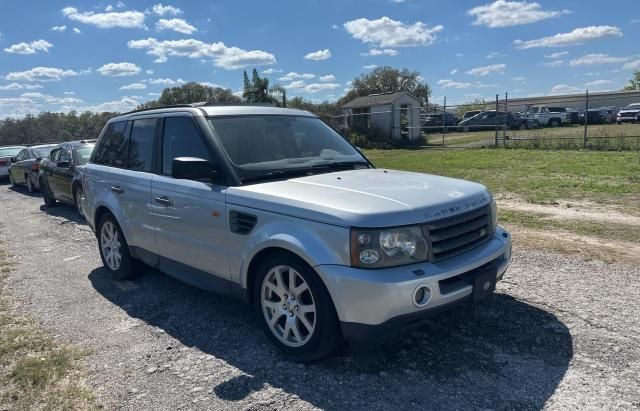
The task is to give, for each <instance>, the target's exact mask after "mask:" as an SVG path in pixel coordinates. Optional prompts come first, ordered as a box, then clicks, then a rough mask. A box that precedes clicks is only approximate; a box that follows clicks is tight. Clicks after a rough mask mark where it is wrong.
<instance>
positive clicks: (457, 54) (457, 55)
mask: <svg viewBox="0 0 640 411" xmlns="http://www.w3.org/2000/svg"><path fill="white" fill-rule="evenodd" d="M456 57H464V54H462V53H456Z"/></svg>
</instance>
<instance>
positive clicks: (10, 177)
mask: <svg viewBox="0 0 640 411" xmlns="http://www.w3.org/2000/svg"><path fill="white" fill-rule="evenodd" d="M9 184H11V187H13V188H15V187H16V180H14V179H13V174H11V172H9Z"/></svg>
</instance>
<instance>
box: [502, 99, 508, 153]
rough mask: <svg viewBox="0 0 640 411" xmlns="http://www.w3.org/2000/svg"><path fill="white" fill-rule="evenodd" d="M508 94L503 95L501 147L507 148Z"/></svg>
mask: <svg viewBox="0 0 640 411" xmlns="http://www.w3.org/2000/svg"><path fill="white" fill-rule="evenodd" d="M508 101H509V93H504V125H503V126H502V145H503V146H505V147H506V146H507V125H508V121H507V120H509V119H508V117H509V103H508Z"/></svg>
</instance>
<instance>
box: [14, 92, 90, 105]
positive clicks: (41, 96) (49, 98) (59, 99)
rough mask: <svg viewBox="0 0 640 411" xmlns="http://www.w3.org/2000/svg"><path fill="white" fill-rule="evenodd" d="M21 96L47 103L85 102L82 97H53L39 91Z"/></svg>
mask: <svg viewBox="0 0 640 411" xmlns="http://www.w3.org/2000/svg"><path fill="white" fill-rule="evenodd" d="M20 97H23V98H28V99H32V100H34V101H36V102H41V103H45V104H78V103H82V102H83V101H82V100H81V99H79V98H75V97H53V96H50V95H48V94H43V93H37V92H30V93H23V94H21V95H20Z"/></svg>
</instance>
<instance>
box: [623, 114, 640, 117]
mask: <svg viewBox="0 0 640 411" xmlns="http://www.w3.org/2000/svg"><path fill="white" fill-rule="evenodd" d="M636 114H638V113H620V117H635V116H636Z"/></svg>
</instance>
